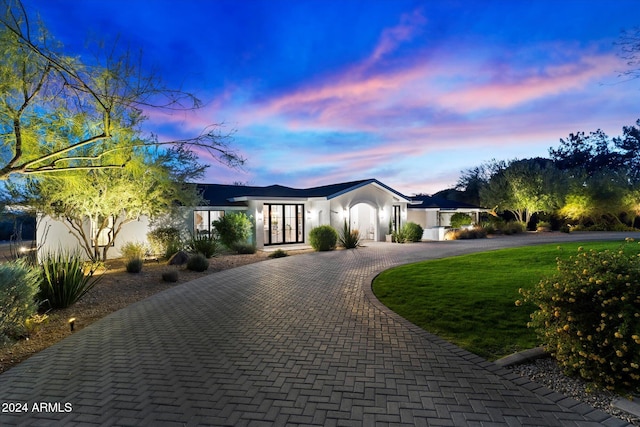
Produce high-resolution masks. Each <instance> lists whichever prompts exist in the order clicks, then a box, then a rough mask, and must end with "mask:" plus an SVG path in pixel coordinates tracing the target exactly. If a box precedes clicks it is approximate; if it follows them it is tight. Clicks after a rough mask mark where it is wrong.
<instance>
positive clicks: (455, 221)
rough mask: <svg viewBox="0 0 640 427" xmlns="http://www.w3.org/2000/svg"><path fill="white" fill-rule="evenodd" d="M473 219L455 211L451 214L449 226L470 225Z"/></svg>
mask: <svg viewBox="0 0 640 427" xmlns="http://www.w3.org/2000/svg"><path fill="white" fill-rule="evenodd" d="M472 222H473V219H472V218H471V217H470V216H469V215H467V214H466V213H462V212H456V213H454V214H453V215H452V216H451V228H462V227H465V226H467V225H471V223H472Z"/></svg>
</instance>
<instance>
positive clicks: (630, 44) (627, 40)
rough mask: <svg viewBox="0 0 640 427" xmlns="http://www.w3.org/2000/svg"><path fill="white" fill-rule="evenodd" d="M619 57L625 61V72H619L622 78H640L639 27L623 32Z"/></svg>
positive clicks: (619, 43) (619, 44)
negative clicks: (626, 67)
mask: <svg viewBox="0 0 640 427" xmlns="http://www.w3.org/2000/svg"><path fill="white" fill-rule="evenodd" d="M618 46H620V56H621V57H622V58H623V59H624V60H626V61H627V66H628V67H629V68H628V69H627V70H624V71H622V72H621V75H622V76H626V77H629V78H630V79H636V78H638V77H640V27H636V28H633V29H631V30H626V31H623V32H622V34H621V35H620V41H619V42H618Z"/></svg>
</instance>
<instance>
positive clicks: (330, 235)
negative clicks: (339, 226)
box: [309, 225, 338, 251]
mask: <svg viewBox="0 0 640 427" xmlns="http://www.w3.org/2000/svg"><path fill="white" fill-rule="evenodd" d="M337 242H338V233H337V232H336V230H335V229H334V228H333V227H331V226H330V225H320V226H318V227H315V228H312V229H311V231H310V232H309V244H310V245H311V247H312V248H313V249H315V250H316V251H332V250H334V249H335V248H336V244H337Z"/></svg>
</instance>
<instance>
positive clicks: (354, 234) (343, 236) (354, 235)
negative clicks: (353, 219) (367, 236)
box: [338, 219, 360, 249]
mask: <svg viewBox="0 0 640 427" xmlns="http://www.w3.org/2000/svg"><path fill="white" fill-rule="evenodd" d="M338 239H339V241H340V246H342V247H343V248H345V249H355V248H357V247H358V246H360V232H359V231H358V230H352V229H351V224H347V220H346V219H345V220H344V226H343V227H342V232H341V233H340V236H339V237H338Z"/></svg>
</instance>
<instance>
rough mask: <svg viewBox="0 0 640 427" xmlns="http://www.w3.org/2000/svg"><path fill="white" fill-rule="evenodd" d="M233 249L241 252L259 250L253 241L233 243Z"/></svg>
mask: <svg viewBox="0 0 640 427" xmlns="http://www.w3.org/2000/svg"><path fill="white" fill-rule="evenodd" d="M233 250H234V251H236V252H237V253H239V254H244V255H248V254H255V253H256V251H257V248H256V245H254V244H252V243H236V244H234V245H233Z"/></svg>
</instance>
